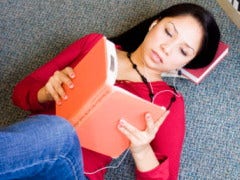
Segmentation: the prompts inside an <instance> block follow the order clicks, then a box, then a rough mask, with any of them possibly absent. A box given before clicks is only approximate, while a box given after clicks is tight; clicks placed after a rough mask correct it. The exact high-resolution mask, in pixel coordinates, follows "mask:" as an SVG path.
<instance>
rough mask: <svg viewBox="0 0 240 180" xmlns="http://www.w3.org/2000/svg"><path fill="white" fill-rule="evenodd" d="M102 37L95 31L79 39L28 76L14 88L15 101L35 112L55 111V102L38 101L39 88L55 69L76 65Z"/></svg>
mask: <svg viewBox="0 0 240 180" xmlns="http://www.w3.org/2000/svg"><path fill="white" fill-rule="evenodd" d="M101 37H102V35H101V34H95V33H94V34H89V35H86V36H84V37H83V38H81V39H78V40H77V41H75V42H74V43H72V44H71V45H69V46H68V47H67V48H66V49H64V50H63V51H62V52H61V53H59V54H58V55H57V56H56V57H54V58H53V59H52V60H50V61H49V62H47V63H46V64H44V65H42V66H41V67H40V68H38V69H37V70H35V71H34V72H32V73H31V74H29V75H28V76H26V77H25V78H24V79H23V80H21V81H20V82H19V83H17V84H16V86H15V87H14V89H13V94H12V101H13V103H14V104H15V105H16V106H19V107H20V108H22V109H24V110H28V111H31V112H33V113H42V112H44V113H46V111H49V112H54V110H53V109H54V103H53V102H49V103H44V104H40V103H38V100H37V93H38V91H39V89H41V88H42V87H43V86H44V85H45V84H46V83H47V81H48V79H49V78H50V77H51V76H52V75H53V73H54V72H55V71H57V70H62V69H64V68H65V67H67V66H71V67H73V66H74V65H76V64H77V63H78V62H79V61H80V60H81V59H82V57H83V56H84V55H85V54H86V53H87V52H88V51H89V50H90V49H91V47H92V46H93V45H94V44H95V43H96V42H97V41H98V40H99V39H100V38H101Z"/></svg>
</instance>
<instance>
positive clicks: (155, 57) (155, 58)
mask: <svg viewBox="0 0 240 180" xmlns="http://www.w3.org/2000/svg"><path fill="white" fill-rule="evenodd" d="M151 59H152V60H153V61H154V62H155V63H163V60H162V58H161V57H160V56H159V55H158V53H157V52H156V51H153V50H152V54H151Z"/></svg>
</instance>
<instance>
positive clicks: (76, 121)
mask: <svg viewBox="0 0 240 180" xmlns="http://www.w3.org/2000/svg"><path fill="white" fill-rule="evenodd" d="M74 71H75V73H76V77H75V78H74V80H73V83H74V88H73V89H69V88H67V87H64V88H65V91H66V94H67V95H68V99H67V100H66V101H63V103H62V104H61V105H56V115H59V116H62V117H64V118H65V119H67V120H68V121H69V122H70V123H71V124H72V125H73V126H74V127H75V129H76V131H77V134H78V137H79V139H80V143H81V145H82V146H83V147H85V148H87V149H90V150H93V151H96V152H98V153H101V154H104V155H107V156H111V157H112V158H117V157H118V156H119V155H120V154H121V153H122V152H123V151H125V150H126V149H127V148H128V147H129V140H128V139H127V138H126V137H125V136H124V135H123V134H122V133H121V132H120V131H119V130H118V128H117V126H118V123H119V120H120V119H121V118H124V119H126V120H127V121H128V122H129V123H131V124H132V125H134V126H136V127H137V128H139V129H141V130H143V129H144V128H145V127H146V124H145V118H144V114H145V113H146V112H149V113H151V114H152V116H153V118H154V119H155V120H157V119H158V118H159V117H160V116H161V115H162V114H163V112H164V110H163V109H162V108H161V107H159V106H157V105H155V104H153V103H151V102H148V101H146V100H144V99H142V98H140V97H137V96H136V95H134V94H132V93H130V92H128V91H126V90H124V89H122V88H120V87H117V86H114V83H115V80H116V77H117V56H116V50H115V45H114V44H113V43H111V42H110V41H108V40H107V39H106V37H103V38H101V39H100V40H99V41H98V42H97V43H96V44H95V45H94V47H93V48H92V49H91V50H90V51H89V53H88V54H87V55H86V56H85V57H84V58H83V59H82V60H81V61H80V63H79V64H78V65H77V66H76V67H75V68H74Z"/></svg>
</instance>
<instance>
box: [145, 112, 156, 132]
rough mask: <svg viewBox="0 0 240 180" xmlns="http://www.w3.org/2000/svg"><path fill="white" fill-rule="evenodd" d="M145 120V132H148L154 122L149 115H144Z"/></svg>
mask: <svg viewBox="0 0 240 180" xmlns="http://www.w3.org/2000/svg"><path fill="white" fill-rule="evenodd" d="M145 120H146V125H147V127H146V130H147V131H149V130H151V129H152V128H153V127H154V121H153V118H152V116H151V114H150V113H146V114H145Z"/></svg>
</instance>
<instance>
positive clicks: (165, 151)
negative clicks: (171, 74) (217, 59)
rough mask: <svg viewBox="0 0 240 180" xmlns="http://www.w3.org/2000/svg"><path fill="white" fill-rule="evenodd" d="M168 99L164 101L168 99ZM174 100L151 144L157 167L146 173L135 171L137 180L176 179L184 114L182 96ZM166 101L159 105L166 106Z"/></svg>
mask: <svg viewBox="0 0 240 180" xmlns="http://www.w3.org/2000/svg"><path fill="white" fill-rule="evenodd" d="M170 97H171V96H170ZM170 97H169V98H166V99H170ZM176 99H177V100H176V101H175V102H174V103H173V105H172V106H171V108H170V114H169V115H168V117H167V118H166V120H165V121H164V122H163V124H162V125H161V127H160V129H159V131H158V132H157V134H156V137H155V139H154V140H153V141H152V143H151V146H152V148H153V150H154V152H155V155H156V157H157V158H158V160H159V166H157V167H156V168H154V169H152V170H151V171H148V172H140V171H138V170H136V178H137V179H138V180H143V179H149V180H151V179H170V180H176V179H178V171H179V165H180V156H181V151H182V145H183V140H184V134H185V113H184V101H183V98H182V96H178V97H177V98H176ZM166 101H167V100H166ZM166 101H165V102H164V103H165V104H162V103H159V105H164V106H167V105H168V103H167V102H166Z"/></svg>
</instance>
